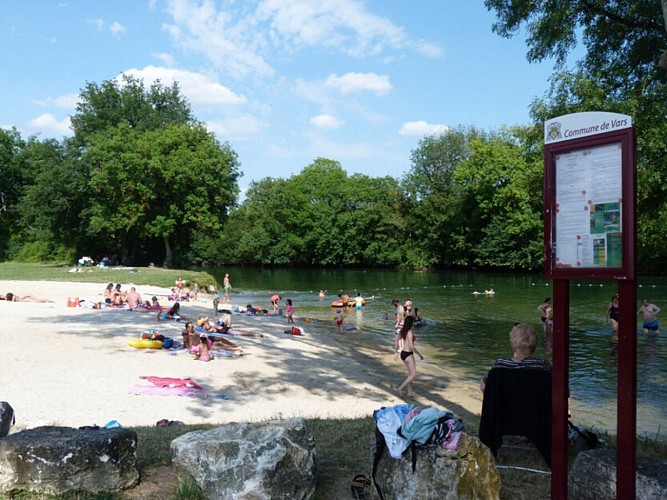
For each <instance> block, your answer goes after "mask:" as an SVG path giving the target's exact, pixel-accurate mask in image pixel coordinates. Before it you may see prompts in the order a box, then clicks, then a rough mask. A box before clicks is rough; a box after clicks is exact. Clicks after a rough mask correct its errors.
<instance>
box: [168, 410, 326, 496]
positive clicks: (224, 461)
mask: <svg viewBox="0 0 667 500" xmlns="http://www.w3.org/2000/svg"><path fill="white" fill-rule="evenodd" d="M171 454H172V463H173V464H174V466H175V467H176V470H177V471H178V472H179V475H182V474H183V473H186V474H188V475H189V476H191V477H192V478H193V479H194V480H195V481H196V483H197V484H198V485H199V487H200V488H201V490H202V493H203V494H204V496H205V498H235V499H248V500H249V499H258V498H271V499H281V498H282V499H301V498H310V497H311V496H312V494H313V493H314V491H315V443H314V440H313V438H312V436H311V435H310V434H309V433H308V430H307V428H306V422H305V420H304V419H303V418H292V419H287V420H277V421H269V422H258V423H245V424H229V425H225V426H222V427H218V428H216V429H211V430H206V431H195V432H190V433H188V434H184V435H182V436H179V437H178V438H176V439H174V440H173V441H172V442H171Z"/></svg>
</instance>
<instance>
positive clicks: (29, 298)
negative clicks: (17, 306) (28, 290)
mask: <svg viewBox="0 0 667 500" xmlns="http://www.w3.org/2000/svg"><path fill="white" fill-rule="evenodd" d="M0 300H6V301H8V302H53V300H50V299H40V298H38V297H35V296H34V295H24V296H23V297H19V296H18V295H14V294H13V293H12V292H7V294H6V295H0Z"/></svg>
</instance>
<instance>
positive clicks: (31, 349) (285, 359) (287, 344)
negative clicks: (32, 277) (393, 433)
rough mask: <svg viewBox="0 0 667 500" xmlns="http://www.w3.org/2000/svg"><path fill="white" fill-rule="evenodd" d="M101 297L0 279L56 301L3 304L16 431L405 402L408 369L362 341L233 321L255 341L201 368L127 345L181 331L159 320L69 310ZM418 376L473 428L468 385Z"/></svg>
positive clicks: (361, 408)
mask: <svg viewBox="0 0 667 500" xmlns="http://www.w3.org/2000/svg"><path fill="white" fill-rule="evenodd" d="M129 286H131V285H130V284H127V285H125V286H124V288H129ZM103 290H104V284H103V283H102V284H100V283H64V282H51V281H49V282H43V281H0V293H2V294H4V293H6V292H8V291H11V292H13V293H14V294H16V295H18V296H24V295H34V296H36V297H40V298H46V299H49V300H53V302H49V303H33V302H11V303H10V302H6V301H0V314H2V316H3V318H4V320H3V337H4V338H3V341H4V342H3V349H1V350H0V365H2V366H3V372H4V373H5V374H7V375H8V378H7V379H6V380H5V383H4V384H3V389H2V391H1V392H0V400H4V401H8V402H9V403H10V404H11V405H12V407H13V408H14V410H15V413H16V426H15V429H25V428H31V427H35V426H39V425H45V424H57V425H67V426H73V427H78V426H83V425H93V424H97V425H105V424H106V423H107V422H109V421H112V420H117V421H118V422H120V423H121V425H123V426H141V425H149V426H150V425H155V423H156V422H157V421H158V420H161V419H167V420H178V421H182V422H184V423H187V424H198V423H210V424H216V423H226V422H232V421H259V420H265V419H271V418H287V417H292V416H302V417H306V418H347V417H349V418H357V417H364V416H369V415H371V414H372V412H373V410H375V409H377V408H379V407H381V406H387V405H392V404H398V403H400V402H402V401H403V400H401V399H399V397H398V395H397V394H396V392H395V390H394V387H396V386H397V385H398V384H400V382H401V381H402V380H403V378H404V377H405V369H404V367H403V364H402V363H401V362H400V361H397V360H395V358H394V356H393V353H392V352H391V349H389V348H388V347H387V345H382V346H378V345H377V343H373V342H369V341H368V339H365V338H364V337H363V334H359V333H355V332H346V333H342V334H340V333H337V332H336V328H335V325H334V323H333V321H331V323H330V324H329V323H328V322H325V321H320V322H318V323H316V324H315V323H307V322H306V321H304V320H301V319H299V318H296V322H297V326H301V327H303V328H304V330H305V332H306V335H305V336H292V335H289V334H285V333H284V330H285V329H286V328H287V322H286V319H285V318H283V317H280V316H254V317H253V316H245V315H242V314H234V316H233V321H234V325H233V326H234V328H235V329H237V330H239V331H243V332H248V333H254V334H261V335H263V337H262V338H255V337H235V338H232V339H231V340H232V341H234V342H237V343H238V344H239V345H241V346H242V347H243V349H244V355H243V356H239V355H237V354H234V355H233V357H230V358H228V357H221V358H218V359H215V360H214V361H211V362H209V363H204V362H200V361H195V360H194V359H193V357H192V356H191V355H188V354H187V353H186V352H185V351H182V350H181V351H168V350H164V349H163V350H153V349H136V348H133V347H130V346H129V345H128V341H130V340H132V339H137V338H139V336H140V334H141V333H142V332H143V331H146V330H158V331H159V332H160V333H161V334H163V335H165V336H167V337H172V338H174V339H180V332H181V330H182V328H183V324H184V323H183V322H173V321H159V322H158V321H156V319H155V318H156V315H155V314H153V313H142V312H133V311H128V310H117V309H102V310H97V309H88V308H83V307H67V302H68V298H70V297H72V298H73V297H78V298H79V299H85V300H86V301H89V302H100V301H101V300H102V292H103ZM137 290H138V292H139V293H140V294H141V295H142V297H143V298H144V299H146V298H150V297H151V296H153V295H157V296H158V297H159V298H160V301H161V303H162V305H169V304H170V303H169V302H168V301H166V294H167V293H168V290H167V289H165V288H158V287H151V286H143V285H142V286H137ZM238 305H241V304H238ZM258 305H261V304H258ZM266 305H268V304H266ZM266 305H264V306H266ZM182 313H183V315H184V316H185V317H186V318H188V319H190V318H194V319H196V318H197V317H198V316H200V315H211V314H212V307H211V300H210V296H209V297H206V296H203V297H202V298H200V300H198V301H194V302H185V303H183V304H182ZM418 372H419V377H418V379H417V382H416V384H415V399H414V400H413V401H414V402H416V403H418V404H421V405H423V406H437V407H439V408H446V409H449V410H451V411H453V412H455V413H457V414H458V415H459V416H460V417H461V418H463V420H464V422H466V423H467V424H468V425H475V424H476V422H477V421H478V420H477V419H478V415H479V412H480V409H481V393H480V392H479V390H478V388H477V386H476V384H472V383H471V382H470V381H469V380H468V379H465V378H464V377H463V376H462V374H460V373H456V372H453V371H447V370H444V369H443V368H442V367H441V366H440V365H439V364H437V365H436V364H435V363H431V362H430V361H429V356H428V354H427V355H426V359H425V361H424V362H421V363H419V365H418ZM142 377H159V378H160V379H161V380H164V379H181V380H182V379H191V380H192V381H194V382H196V383H197V384H198V385H199V386H201V387H202V389H203V390H202V391H201V392H198V393H196V394H192V393H189V394H188V395H187V396H185V395H181V396H179V395H158V394H157V393H167V392H169V391H158V390H157V389H155V386H154V385H152V384H151V383H150V382H148V381H147V380H146V379H143V378H142ZM172 392H174V393H177V392H179V391H172ZM182 392H185V391H182ZM193 395H194V396H195V397H189V396H193Z"/></svg>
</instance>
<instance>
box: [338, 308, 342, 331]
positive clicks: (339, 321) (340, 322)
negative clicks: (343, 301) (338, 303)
mask: <svg viewBox="0 0 667 500" xmlns="http://www.w3.org/2000/svg"><path fill="white" fill-rule="evenodd" d="M336 325H338V333H343V311H342V310H341V309H340V308H338V309H336Z"/></svg>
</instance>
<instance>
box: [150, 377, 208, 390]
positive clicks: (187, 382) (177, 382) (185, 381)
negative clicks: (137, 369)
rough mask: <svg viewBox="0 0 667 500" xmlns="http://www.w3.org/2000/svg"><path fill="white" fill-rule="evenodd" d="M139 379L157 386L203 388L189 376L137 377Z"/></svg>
mask: <svg viewBox="0 0 667 500" xmlns="http://www.w3.org/2000/svg"><path fill="white" fill-rule="evenodd" d="M139 378H140V379H143V380H147V381H148V382H150V383H151V384H153V385H156V386H158V387H185V388H191V389H200V390H203V387H201V386H200V385H199V384H197V382H195V381H194V380H192V379H190V378H169V377H152V376H150V377H147V376H144V377H139Z"/></svg>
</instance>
